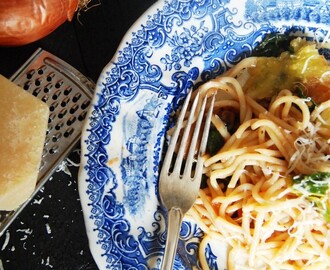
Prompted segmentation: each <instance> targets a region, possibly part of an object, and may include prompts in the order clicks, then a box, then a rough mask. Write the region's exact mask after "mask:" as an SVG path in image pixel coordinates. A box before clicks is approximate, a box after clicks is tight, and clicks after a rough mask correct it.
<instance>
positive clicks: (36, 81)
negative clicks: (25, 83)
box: [34, 78, 42, 86]
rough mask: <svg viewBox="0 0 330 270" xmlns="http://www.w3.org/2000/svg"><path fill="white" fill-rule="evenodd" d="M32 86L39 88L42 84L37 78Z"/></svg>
mask: <svg viewBox="0 0 330 270" xmlns="http://www.w3.org/2000/svg"><path fill="white" fill-rule="evenodd" d="M34 84H35V86H40V85H41V84H42V79H41V78H37V79H36V80H35V81H34Z"/></svg>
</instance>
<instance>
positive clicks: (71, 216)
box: [0, 0, 155, 270]
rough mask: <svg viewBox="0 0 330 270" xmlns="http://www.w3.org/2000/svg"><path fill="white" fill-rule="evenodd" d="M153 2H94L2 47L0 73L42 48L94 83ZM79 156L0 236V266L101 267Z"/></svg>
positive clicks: (74, 154) (6, 73)
mask: <svg viewBox="0 0 330 270" xmlns="http://www.w3.org/2000/svg"><path fill="white" fill-rule="evenodd" d="M154 2H155V1H154V0H93V1H92V2H91V3H90V6H92V5H93V4H98V5H97V6H94V7H93V8H91V9H89V10H88V11H86V12H82V13H81V14H80V16H79V20H78V19H77V16H76V17H75V18H74V20H73V21H72V22H66V23H64V24H63V25H61V26H60V27H59V28H58V29H56V30H55V31H54V32H53V33H51V34H50V35H48V36H47V37H45V38H43V39H41V40H39V41H37V42H34V43H32V44H29V45H25V46H20V47H7V48H5V47H0V74H2V75H4V76H5V77H8V78H9V77H10V76H11V75H12V74H13V73H14V72H15V71H16V70H17V69H18V68H19V67H20V66H21V65H22V64H23V63H24V62H25V61H26V60H27V59H28V58H29V57H30V56H31V55H32V54H33V53H34V51H35V50H36V49H37V48H39V47H40V48H42V49H44V50H46V51H49V52H50V53H52V54H54V55H56V56H58V57H59V58H61V59H63V60H64V61H66V62H68V63H69V64H70V65H72V66H73V67H75V68H76V69H77V70H79V71H80V72H81V73H83V74H84V75H85V76H87V77H89V78H91V79H92V80H93V81H96V80H97V79H98V76H99V74H100V73H101V71H102V69H103V68H104V66H105V65H106V64H107V63H108V62H109V61H110V60H111V58H112V56H113V55H114V54H115V52H116V50H117V47H118V45H119V43H120V41H121V40H122V38H123V36H124V34H125V33H126V31H127V30H128V29H129V27H130V26H131V25H132V24H133V23H134V22H135V21H136V19H137V18H138V17H140V15H141V14H142V13H143V12H144V11H146V10H147V9H148V7H149V6H151V5H152V4H153V3H154ZM79 155H80V153H79V146H78V147H76V148H75V149H74V150H73V151H72V153H71V154H70V155H69V159H68V160H67V162H66V164H67V168H68V170H69V173H68V172H67V173H65V172H64V171H63V170H61V171H58V172H56V173H55V174H54V175H53V176H52V177H51V179H50V180H49V181H48V182H47V183H46V184H45V186H44V187H43V188H42V190H41V191H40V192H39V193H38V194H37V195H36V197H35V198H34V199H33V200H32V201H31V203H30V204H29V205H28V206H27V207H26V208H25V209H24V210H23V211H22V213H21V214H20V215H19V216H18V218H17V219H15V221H14V222H13V224H12V225H11V226H10V227H9V229H8V230H7V231H6V233H5V234H4V235H3V236H2V237H1V238H0V269H1V270H3V269H4V270H21V269H22V270H30V269H31V270H38V269H61V270H65V269H68V270H69V269H70V270H71V269H72V270H74V269H77V270H78V269H79V270H87V269H89V270H91V269H97V266H96V264H95V262H94V260H93V258H92V256H91V253H90V251H89V247H88V240H87V236H86V232H85V225H84V221H83V215H82V210H81V205H80V201H79V194H78V188H77V173H78V167H77V164H78V163H79V159H80V156H79ZM70 161H72V162H70ZM70 174H71V175H70ZM1 264H2V265H1ZM1 267H3V269H2V268H1Z"/></svg>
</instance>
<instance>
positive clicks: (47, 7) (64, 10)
mask: <svg viewBox="0 0 330 270" xmlns="http://www.w3.org/2000/svg"><path fill="white" fill-rule="evenodd" d="M77 8H78V0H0V46H20V45H25V44H28V43H31V42H33V41H36V40H38V39H41V38H43V37H45V36H46V35H48V34H50V33H51V32H52V31H54V30H55V29H56V28H57V27H59V26H60V25H61V24H63V23H64V22H65V21H67V20H68V21H71V20H72V18H73V16H74V13H75V11H76V10H77Z"/></svg>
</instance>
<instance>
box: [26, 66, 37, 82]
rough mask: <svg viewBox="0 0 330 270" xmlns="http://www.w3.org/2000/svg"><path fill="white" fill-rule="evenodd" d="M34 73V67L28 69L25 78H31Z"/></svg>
mask: <svg viewBox="0 0 330 270" xmlns="http://www.w3.org/2000/svg"><path fill="white" fill-rule="evenodd" d="M35 73H36V71H35V70H34V69H31V70H29V71H28V72H27V73H26V78H27V79H28V80H31V79H32V77H33V75H34V74H35Z"/></svg>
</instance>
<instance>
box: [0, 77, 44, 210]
mask: <svg viewBox="0 0 330 270" xmlns="http://www.w3.org/2000/svg"><path fill="white" fill-rule="evenodd" d="M48 117H49V108H48V106H47V105H46V104H45V103H44V102H42V101H41V100H39V99H38V98H36V97H34V96H33V95H32V94H30V93H28V92H26V91H25V90H23V89H22V88H21V87H19V86H17V85H16V84H14V83H12V82H11V81H9V80H8V79H6V78H5V77H3V76H2V75H0V210H7V211H8V210H14V209H16V208H17V207H18V206H20V205H21V204H22V203H24V202H25V201H26V200H27V199H28V198H29V197H30V196H31V194H32V192H33V191H34V189H35V186H36V181H37V179H38V173H39V168H40V163H41V158H42V152H43V146H44V142H45V138H46V131H47V125H48Z"/></svg>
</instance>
